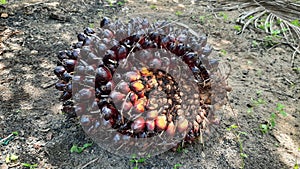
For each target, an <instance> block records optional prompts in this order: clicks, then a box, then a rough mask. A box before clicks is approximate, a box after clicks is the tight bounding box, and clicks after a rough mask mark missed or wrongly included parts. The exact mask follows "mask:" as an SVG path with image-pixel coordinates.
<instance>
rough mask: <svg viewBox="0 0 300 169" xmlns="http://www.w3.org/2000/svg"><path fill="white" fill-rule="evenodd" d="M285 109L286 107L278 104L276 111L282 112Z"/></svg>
mask: <svg viewBox="0 0 300 169" xmlns="http://www.w3.org/2000/svg"><path fill="white" fill-rule="evenodd" d="M283 108H284V105H283V104H281V103H278V104H277V107H276V110H278V111H281V110H283Z"/></svg>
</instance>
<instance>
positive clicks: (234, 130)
mask: <svg viewBox="0 0 300 169" xmlns="http://www.w3.org/2000/svg"><path fill="white" fill-rule="evenodd" d="M238 128H239V126H237V125H235V124H233V125H231V126H230V127H228V128H226V130H228V131H231V132H232V133H233V134H234V136H235V138H236V140H237V142H238V144H239V148H240V157H241V158H242V165H241V168H245V158H248V155H247V154H246V153H245V152H244V147H243V140H242V138H241V137H242V136H247V133H246V132H243V131H240V130H238Z"/></svg>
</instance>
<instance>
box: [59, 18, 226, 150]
mask: <svg viewBox="0 0 300 169" xmlns="http://www.w3.org/2000/svg"><path fill="white" fill-rule="evenodd" d="M77 38H78V42H77V43H75V44H73V46H72V48H71V49H70V50H65V51H61V52H59V53H58V55H57V57H58V59H59V61H58V65H57V67H56V68H55V69H54V73H55V74H56V76H57V77H58V79H59V80H58V82H57V83H56V85H55V87H56V89H57V90H60V91H62V92H61V96H60V100H61V101H62V102H63V112H65V113H67V114H74V113H76V115H77V116H78V117H79V119H80V123H81V125H82V127H83V129H84V131H85V132H86V133H87V134H88V135H89V136H90V137H92V138H93V139H94V141H96V142H97V143H99V145H101V146H102V147H104V148H105V149H106V150H108V151H111V152H113V153H117V154H120V155H128V156H130V155H132V154H136V155H140V156H143V155H145V154H151V155H154V154H158V153H161V152H163V151H166V150H169V149H170V148H173V147H176V146H177V145H178V144H179V143H185V142H188V143H191V142H194V141H195V140H197V139H198V138H201V139H202V134H205V133H207V132H209V126H210V124H212V123H216V122H217V119H216V118H215V113H216V112H218V111H219V110H220V108H221V107H222V105H224V104H225V103H226V94H227V92H228V91H229V89H230V88H229V87H228V86H227V85H226V80H225V77H224V76H223V74H222V72H221V71H220V69H219V67H220V66H219V62H218V61H217V60H214V59H209V58H208V56H209V54H210V53H211V51H212V48H211V46H210V45H208V44H206V42H207V38H206V37H205V36H199V35H198V34H197V33H196V32H195V31H193V30H191V29H190V28H189V27H187V26H186V25H184V24H182V23H177V22H167V21H164V20H163V21H156V22H154V23H150V21H148V20H147V19H146V18H132V19H130V20H129V21H127V22H123V21H122V20H116V21H114V22H113V21H111V20H110V19H108V18H103V20H101V22H100V27H99V28H96V29H91V28H86V29H84V31H83V33H79V34H78V35H77Z"/></svg>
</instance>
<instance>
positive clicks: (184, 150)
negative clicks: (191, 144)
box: [176, 145, 189, 153]
mask: <svg viewBox="0 0 300 169" xmlns="http://www.w3.org/2000/svg"><path fill="white" fill-rule="evenodd" d="M176 151H177V152H178V153H182V152H183V153H188V152H189V150H187V149H185V148H183V147H182V146H181V145H179V146H178V147H177V149H176Z"/></svg>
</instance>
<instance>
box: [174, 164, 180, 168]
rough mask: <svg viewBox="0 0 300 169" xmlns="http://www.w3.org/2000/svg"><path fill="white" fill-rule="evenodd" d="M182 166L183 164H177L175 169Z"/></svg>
mask: <svg viewBox="0 0 300 169" xmlns="http://www.w3.org/2000/svg"><path fill="white" fill-rule="evenodd" d="M181 166H182V165H181V164H175V165H174V169H178V168H179V167H181Z"/></svg>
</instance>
